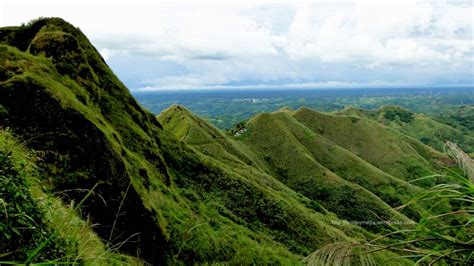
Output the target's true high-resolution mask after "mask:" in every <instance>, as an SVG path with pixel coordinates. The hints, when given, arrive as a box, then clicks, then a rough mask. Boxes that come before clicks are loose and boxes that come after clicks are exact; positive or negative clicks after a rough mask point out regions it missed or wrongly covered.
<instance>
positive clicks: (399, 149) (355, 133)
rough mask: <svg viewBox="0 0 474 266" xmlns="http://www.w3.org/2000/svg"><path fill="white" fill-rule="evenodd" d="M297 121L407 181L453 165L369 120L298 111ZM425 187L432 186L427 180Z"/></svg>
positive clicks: (405, 137)
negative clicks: (448, 164)
mask: <svg viewBox="0 0 474 266" xmlns="http://www.w3.org/2000/svg"><path fill="white" fill-rule="evenodd" d="M293 117H294V118H295V119H297V120H298V121H299V122H300V123H302V124H304V125H305V126H306V127H308V128H309V129H311V130H312V131H313V132H316V133H318V134H320V135H322V136H324V137H325V138H327V139H328V140H330V141H332V142H334V143H336V144H338V145H339V146H341V147H343V148H345V149H347V150H349V151H351V152H352V153H354V154H355V155H357V156H358V157H360V158H362V159H364V160H365V161H367V162H369V163H371V164H373V165H374V166H376V167H378V168H379V169H381V170H383V171H384V172H386V173H388V174H391V175H393V176H396V177H398V178H402V179H404V180H413V179H417V178H420V177H424V176H427V175H431V174H433V173H434V172H435V170H437V169H439V168H441V167H443V166H444V165H445V162H449V161H450V159H449V158H448V157H447V156H446V155H444V154H442V153H440V152H437V151H436V150H434V149H433V148H431V147H429V146H427V145H424V144H422V143H421V142H419V141H417V140H415V139H414V138H412V137H410V136H407V135H405V134H403V133H401V132H399V131H396V130H394V129H392V128H390V127H388V126H385V125H382V124H380V123H377V122H375V121H371V120H368V119H365V118H360V117H356V116H344V115H332V114H323V113H319V112H316V111H313V110H310V109H307V108H301V109H299V110H297V111H296V112H295V114H294V115H293ZM422 185H425V186H429V185H432V182H428V181H427V180H425V183H424V184H423V183H422Z"/></svg>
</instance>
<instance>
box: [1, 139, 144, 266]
mask: <svg viewBox="0 0 474 266" xmlns="http://www.w3.org/2000/svg"><path fill="white" fill-rule="evenodd" d="M35 158H36V155H35V153H33V152H31V151H28V150H27V148H26V147H25V146H24V145H23V144H21V143H20V142H19V141H18V140H17V139H16V138H15V137H14V136H13V135H12V134H11V133H10V132H8V131H5V130H0V174H1V179H0V183H1V187H2V189H1V190H0V199H2V205H3V207H4V208H3V211H2V212H1V213H0V217H1V218H0V220H1V221H2V223H1V224H0V225H1V229H2V230H1V234H0V236H1V238H2V241H1V244H0V250H2V258H1V259H0V260H4V259H5V257H7V258H9V259H10V260H14V261H26V260H30V261H37V260H40V261H49V260H51V259H58V258H59V259H60V260H62V261H67V262H70V263H72V262H74V261H76V260H78V259H79V260H80V261H82V262H85V263H88V264H89V263H95V264H120V263H139V261H137V260H136V259H134V258H132V257H127V256H123V255H120V254H118V253H116V252H115V251H114V250H113V248H106V246H105V245H104V243H103V241H102V240H101V239H100V238H99V237H98V236H97V235H96V233H95V232H94V231H93V230H92V227H91V225H90V224H88V223H87V222H86V221H84V220H82V219H81V218H80V216H79V215H78V213H77V211H76V210H77V208H78V206H77V203H76V204H70V205H68V206H66V205H65V204H64V203H63V201H61V200H60V199H58V198H56V197H54V196H53V195H51V194H49V193H48V192H47V189H45V188H44V187H43V186H41V184H40V180H41V179H43V178H44V177H43V176H42V174H41V171H40V170H39V169H38V167H37V166H36V164H35V160H36V159H35ZM90 192H92V193H93V191H90ZM88 193H89V192H87V191H85V192H84V197H87V194H88ZM3 222H5V223H3ZM41 245H43V248H42V249H41V250H37V252H36V249H37V248H38V247H39V246H41ZM35 252H36V253H35Z"/></svg>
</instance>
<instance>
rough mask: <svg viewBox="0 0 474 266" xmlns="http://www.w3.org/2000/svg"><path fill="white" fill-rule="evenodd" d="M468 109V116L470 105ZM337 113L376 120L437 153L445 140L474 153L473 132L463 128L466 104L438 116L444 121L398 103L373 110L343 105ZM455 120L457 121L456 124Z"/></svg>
mask: <svg viewBox="0 0 474 266" xmlns="http://www.w3.org/2000/svg"><path fill="white" fill-rule="evenodd" d="M470 112H471V117H472V113H473V112H472V108H471V111H470ZM337 113H338V114H343V115H356V116H359V117H363V118H368V119H371V120H374V121H377V122H379V123H381V124H384V125H387V126H389V127H391V128H394V129H396V130H398V131H400V132H402V133H404V134H406V135H408V136H411V137H414V138H416V139H418V140H419V141H421V142H422V143H424V144H427V145H428V146H431V147H433V148H435V149H436V150H438V151H441V152H443V151H444V143H445V142H446V141H447V140H449V141H454V142H456V143H458V144H459V145H460V147H462V148H463V150H464V151H465V152H468V153H472V152H474V150H473V149H474V133H473V132H472V131H470V130H469V129H468V128H466V127H467V126H468V125H469V122H467V121H469V118H468V117H469V108H468V107H467V106H466V107H464V108H459V109H458V111H457V112H453V114H448V115H447V117H445V118H440V119H438V120H441V121H442V122H444V123H442V122H439V121H437V120H436V119H433V118H431V117H429V116H427V115H424V114H416V113H412V112H410V111H408V110H406V109H403V108H401V107H398V106H384V107H381V108H379V109H377V110H360V109H357V108H346V109H344V110H341V111H340V112H337ZM449 116H450V117H449ZM457 117H459V118H457ZM456 121H459V123H457V122H456ZM446 122H447V123H449V122H451V124H452V125H453V126H457V127H458V128H454V127H452V126H450V125H448V124H446Z"/></svg>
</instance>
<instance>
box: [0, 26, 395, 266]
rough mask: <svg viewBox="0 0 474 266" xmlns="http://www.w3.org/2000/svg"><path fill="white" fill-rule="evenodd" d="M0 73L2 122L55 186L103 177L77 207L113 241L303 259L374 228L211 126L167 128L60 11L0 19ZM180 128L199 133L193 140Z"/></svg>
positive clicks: (171, 252)
mask: <svg viewBox="0 0 474 266" xmlns="http://www.w3.org/2000/svg"><path fill="white" fill-rule="evenodd" d="M0 73H1V74H0V127H1V128H2V129H6V128H8V130H10V131H12V132H13V134H14V135H15V136H16V137H17V138H18V139H19V140H18V141H19V142H25V143H26V145H27V147H28V148H29V149H32V150H33V151H34V152H35V153H36V154H37V156H38V157H39V160H38V161H37V164H38V169H39V171H40V175H39V176H40V177H41V179H40V180H39V182H40V183H41V186H44V187H45V188H46V192H47V193H51V195H56V194H55V193H59V192H60V194H57V195H63V197H62V200H63V201H65V202H66V203H70V202H72V201H74V202H81V201H82V200H83V199H84V197H85V194H86V193H84V192H83V191H84V190H86V191H88V190H90V189H91V188H93V187H95V189H94V191H93V193H91V194H90V196H89V197H87V199H86V200H85V201H84V203H83V204H81V208H80V211H81V213H80V215H81V216H82V217H88V220H89V221H90V223H92V224H95V226H94V227H93V228H92V229H93V230H94V232H95V233H96V234H97V235H98V237H100V238H101V239H102V241H103V242H104V243H103V244H104V248H107V249H117V250H118V251H119V252H123V253H126V254H130V255H131V256H136V257H138V258H141V259H143V260H145V261H147V262H148V263H153V264H172V263H173V264H177V263H183V262H186V263H213V262H215V263H219V262H227V263H234V264H252V263H256V264H269V263H281V264H295V263H299V262H300V261H301V258H302V257H303V256H305V255H307V254H309V252H311V251H313V250H315V249H317V248H318V247H321V246H322V245H323V244H325V243H332V242H335V241H351V242H361V241H364V240H367V239H370V238H372V237H373V235H372V234H371V233H369V232H367V231H366V230H364V229H362V228H360V227H358V226H354V225H349V224H345V223H343V222H342V221H341V220H340V219H339V218H338V217H336V216H335V215H334V214H331V213H326V211H325V210H324V208H315V206H316V205H317V204H316V203H314V202H312V201H311V200H310V199H308V198H307V197H304V196H302V195H301V194H299V193H297V192H295V191H293V190H291V189H290V188H288V187H286V186H285V185H284V184H283V183H281V182H279V181H277V180H275V179H274V178H273V177H272V176H271V175H269V174H268V173H267V172H271V171H270V170H269V169H268V165H267V164H266V163H265V162H264V160H262V159H261V158H260V157H259V156H257V155H255V154H254V153H252V152H251V151H250V149H249V148H246V147H245V145H242V144H241V143H238V142H236V141H228V140H227V138H226V137H225V135H223V134H222V133H220V132H219V131H216V130H215V128H213V127H212V126H209V125H204V126H203V127H201V128H202V129H200V128H198V127H195V125H196V124H197V125H199V122H200V121H199V120H195V119H194V120H188V122H186V123H176V125H175V127H174V129H176V131H178V132H179V133H176V132H173V131H174V130H171V131H172V133H170V132H168V131H167V130H163V127H162V124H161V123H160V122H159V121H158V120H157V119H156V118H155V117H154V115H152V114H151V113H149V112H147V111H145V110H143V109H142V108H141V107H140V106H139V105H138V104H137V102H136V101H135V100H134V99H133V97H132V96H131V95H130V93H129V92H128V90H127V88H126V87H125V86H124V85H123V84H122V83H121V82H120V81H119V80H118V79H117V77H116V76H115V75H114V74H113V73H112V72H111V70H110V69H109V68H108V66H107V65H106V64H105V61H104V60H103V59H102V58H101V57H100V55H99V54H98V53H97V51H96V50H95V48H94V47H93V46H92V45H91V44H90V43H89V41H88V40H87V38H86V37H85V36H84V35H83V34H82V33H81V32H80V31H79V30H78V29H76V28H74V27H73V26H72V25H70V24H68V23H67V22H65V21H63V20H62V19H58V18H52V19H39V20H37V21H33V22H31V23H29V24H27V25H25V26H21V27H9V28H2V29H0ZM164 119H165V120H166V119H167V118H164ZM160 120H161V121H162V123H163V124H165V122H164V121H165V120H163V119H160ZM201 126H202V125H201ZM183 132H187V133H186V134H187V135H189V134H190V133H191V134H192V135H194V134H196V135H197V136H199V139H196V142H193V144H192V145H188V144H186V143H185V142H187V141H190V139H189V140H187V139H186V138H185V137H186V136H187V135H186V134H185V133H183ZM175 136H176V137H178V138H180V139H184V140H185V142H182V141H179V140H178V139H177V138H176V137H175ZM214 138H215V139H218V140H219V141H217V142H215V141H214V142H207V141H209V139H214ZM209 143H210V144H209ZM214 143H216V144H214ZM198 147H199V148H198ZM212 149H215V150H212ZM206 150H207V152H206ZM217 150H219V151H222V150H224V151H225V152H222V153H219V154H220V155H219V157H214V156H213V155H214V153H215V152H214V151H217ZM206 153H207V154H206ZM231 162H233V163H231ZM244 165H245V166H247V165H251V167H248V169H243V170H240V171H236V170H235V169H237V168H238V167H239V166H244ZM265 167H267V169H266V168H265ZM318 167H320V166H318ZM243 168H245V167H243ZM328 173H329V171H328ZM341 182H346V181H344V180H341ZM359 189H360V190H364V189H363V188H359ZM365 193H369V192H365ZM372 197H373V198H376V196H372ZM379 205H380V206H385V207H388V205H384V203H383V202H380V203H379ZM387 211H388V212H393V211H391V210H388V209H387ZM52 230H55V229H54V228H53V229H52ZM20 255H21V254H20ZM393 255H394V254H391V253H390V252H382V253H380V254H377V256H380V258H379V259H380V260H382V259H383V257H386V256H393ZM78 256H80V254H79V255H78ZM12 258H15V257H12ZM7 259H8V256H7ZM79 259H84V258H81V257H79ZM90 259H91V260H93V259H94V258H90ZM89 262H90V261H89ZM92 262H93V261H92Z"/></svg>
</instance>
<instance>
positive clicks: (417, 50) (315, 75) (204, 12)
mask: <svg viewBox="0 0 474 266" xmlns="http://www.w3.org/2000/svg"><path fill="white" fill-rule="evenodd" d="M39 16H43V17H49V16H59V17H62V18H64V19H66V20H67V21H69V22H71V23H73V24H74V25H76V26H78V27H79V28H80V29H81V30H82V31H83V32H84V33H85V34H86V35H87V36H88V37H89V38H90V40H91V41H92V43H93V44H94V45H95V46H96V47H97V49H98V50H99V51H100V53H101V54H102V56H103V57H104V58H105V59H106V61H107V62H108V64H109V65H110V66H111V67H112V69H113V70H114V71H115V72H116V74H117V75H118V76H119V77H120V78H121V79H122V80H123V81H124V82H125V83H126V84H127V85H128V87H129V88H130V89H131V90H164V89H193V88H216V89H222V88H255V87H258V88H260V87H262V88H263V87H278V88H280V87H281V88H286V87H287V88H295V87H305V88H310V87H380V86H395V87H399V86H400V87H406V86H474V40H473V37H474V33H473V28H474V27H473V24H474V7H473V2H472V1H471V0H451V1H431V0H430V1H428V0H398V1H393V0H388V1H384V0H377V1H371V0H359V1H357V0H354V1H350V0H341V1H337V0H336V1H299V2H298V1H270V0H268V1H266V0H254V1H246V0H240V1H225V0H221V1H191V0H189V1H186V0H181V1H179V0H175V1H166V0H165V1H142V2H140V1H133V2H132V1H108V0H102V1H97V0H96V1H91V0H86V1H81V2H80V3H79V2H75V1H64V0H63V1H56V2H54V1H50V2H48V1H32V3H28V1H22V0H14V1H9V0H0V26H6V25H19V24H21V23H23V22H28V21H29V20H31V19H33V18H36V17H39Z"/></svg>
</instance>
